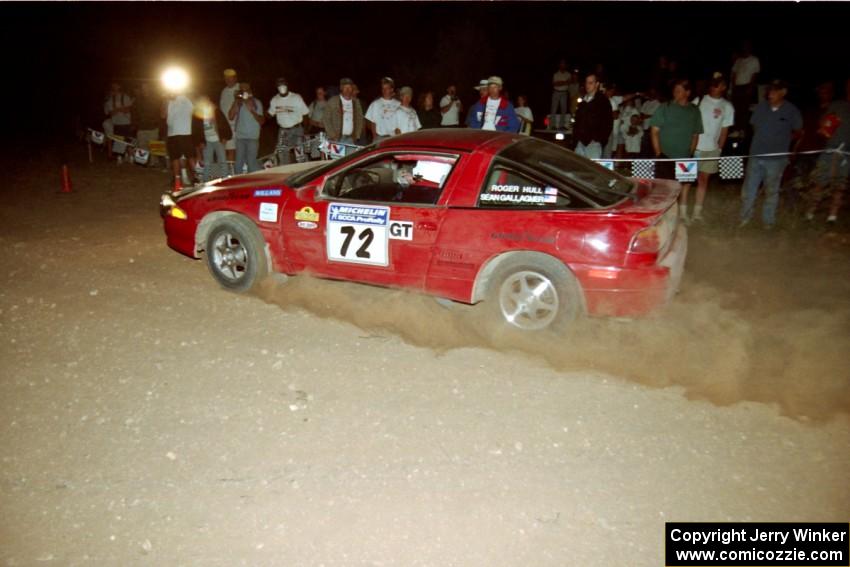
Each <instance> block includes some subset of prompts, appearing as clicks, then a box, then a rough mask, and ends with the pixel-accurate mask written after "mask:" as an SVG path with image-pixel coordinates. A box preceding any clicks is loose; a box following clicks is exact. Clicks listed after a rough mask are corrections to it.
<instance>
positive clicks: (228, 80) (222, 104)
mask: <svg viewBox="0 0 850 567" xmlns="http://www.w3.org/2000/svg"><path fill="white" fill-rule="evenodd" d="M238 91H239V81H238V80H237V78H236V71H235V70H234V69H225V70H224V88H223V89H221V96H220V97H219V99H218V107H219V108H220V109H221V111H222V112H224V113H227V112H228V111H229V110H230V107H231V106H233V101H234V100H235V99H236V93H237V92H238ZM228 122H229V123H230V130H231V131H233V130H234V129H235V128H236V123H235V122H234V121H232V120H230V119H228ZM224 151H225V154H226V155H227V161H233V160H235V159H236V139H235V138H231V139H230V140H228V141H227V143H226V144H225V145H224Z"/></svg>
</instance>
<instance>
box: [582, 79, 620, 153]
mask: <svg viewBox="0 0 850 567" xmlns="http://www.w3.org/2000/svg"><path fill="white" fill-rule="evenodd" d="M599 86H600V83H599V81H598V80H597V78H596V75H595V74H593V73H591V74H589V75H588V76H587V77H586V78H585V80H584V90H585V93H584V97H583V98H582V101H581V103H580V104H579V105H578V108H577V109H576V122H575V125H574V127H573V137H574V138H575V139H576V141H577V142H578V143H577V144H576V150H575V151H576V153H577V154H578V155H580V156H583V157H586V158H590V159H599V158H601V157H602V147H603V146H604V145H605V144H607V143H608V138H610V137H611V130H612V129H613V128H614V113H613V111H612V110H611V103H610V102H609V101H608V98H607V97H606V96H605V95H604V94H603V93H602V92H600V90H599Z"/></svg>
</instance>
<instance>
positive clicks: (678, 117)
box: [649, 79, 703, 223]
mask: <svg viewBox="0 0 850 567" xmlns="http://www.w3.org/2000/svg"><path fill="white" fill-rule="evenodd" d="M649 126H650V130H649V132H650V135H651V136H652V149H653V152H654V154H655V157H656V158H657V159H665V160H686V159H690V158H691V157H693V155H694V151H695V150H696V147H697V143H698V142H699V135H700V134H702V133H703V128H702V116H701V115H700V112H699V109H697V108H696V107H695V106H694V105H693V104H691V84H690V82H689V81H687V80H684V79H681V80H677V81H676V82H675V83H674V85H673V100H671V101H670V102H667V103H665V104H663V105H661V106H659V107H658V110H656V111H655V114H653V115H652V118H650V119H649ZM655 177H656V178H659V179H675V178H676V174H675V161H661V162H658V163H657V164H656V166H655ZM690 187H691V184H690V183H688V182H682V192H681V193H680V194H679V218H680V219H682V221H683V222H685V223H687V222H688V205H687V203H688V190H689V189H690Z"/></svg>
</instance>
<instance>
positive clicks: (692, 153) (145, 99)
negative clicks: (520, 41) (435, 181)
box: [103, 42, 850, 229]
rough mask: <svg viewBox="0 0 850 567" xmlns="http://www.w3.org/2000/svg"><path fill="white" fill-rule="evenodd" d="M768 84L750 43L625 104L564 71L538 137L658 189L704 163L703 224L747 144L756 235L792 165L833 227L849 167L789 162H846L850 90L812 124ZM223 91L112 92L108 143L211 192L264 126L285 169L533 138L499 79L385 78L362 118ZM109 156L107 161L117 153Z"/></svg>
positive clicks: (660, 72) (651, 84) (333, 93)
mask: <svg viewBox="0 0 850 567" xmlns="http://www.w3.org/2000/svg"><path fill="white" fill-rule="evenodd" d="M760 72H761V64H760V61H759V59H758V57H757V56H756V55H754V53H753V49H752V45H751V44H749V43H748V42H745V43H744V44H743V45H742V49H741V50H740V53H739V54H738V55H737V56H736V57H735V59H734V62H733V64H732V66H731V69H730V72H729V73H728V74H726V73H723V72H715V73H713V74H712V75H711V76H710V77H706V78H705V79H703V80H698V81H696V83H693V84H692V83H691V81H689V80H687V79H685V78H682V77H681V76H680V74H679V71H678V65H677V64H676V62H675V61H672V60H670V59H668V58H667V57H660V58H659V59H658V61H657V63H656V65H655V68H654V70H653V72H652V74H651V76H650V77H649V81H648V83H647V85H646V88H645V89H643V90H641V91H638V92H630V93H626V92H621V91H620V89H619V88H618V86H617V85H616V83H614V82H613V81H611V80H610V79H609V77H608V76H607V73H606V70H605V68H604V66H603V65H596V66H595V67H594V68H593V70H592V71H590V72H587V73H585V74H584V76H583V77H580V76H579V72H578V70H577V69H574V68H573V69H571V68H570V66H569V64H568V62H567V61H566V60H561V61H559V62H558V65H557V68H556V69H555V70H554V72H553V74H552V76H551V105H550V107H549V109H548V110H549V114H548V115H546V117H545V119H544V120H543V124H542V125H543V126H544V128H545V130H546V131H549V132H551V131H556V132H561V133H565V134H569V135H571V136H570V138H571V141H572V148H573V149H574V151H575V152H576V153H577V154H579V155H581V156H585V157H587V158H590V159H603V158H606V159H611V158H621V159H640V158H644V159H652V158H655V159H659V160H661V161H658V162H656V167H655V176H656V177H660V178H674V177H675V175H674V171H673V168H674V163H675V161H673V160H682V159H690V158H697V159H698V173H697V176H696V191H695V196H694V199H693V205H692V208H689V206H690V205H691V203H690V199H691V191H690V188H691V187H690V185H691V184H690V183H683V184H682V192H681V194H680V201H679V208H680V217H681V218H682V219H684V220H685V221H686V222H700V221H702V220H703V206H704V203H705V198H706V193H707V189H708V186H709V181H710V177H711V176H712V175H714V174H716V173H717V172H718V160H719V158H720V157H721V156H723V155H725V154H726V153H727V152H728V151H729V147H728V145H729V144H728V142H729V141H730V140H732V139H733V138H734V140H735V145H736V146H737V145H738V144H740V143H741V142H743V141H748V143H749V146H748V147H744V146H743V144H741V146H742V147H741V150H748V153H749V154H750V155H758V156H759V157H755V158H749V159H748V160H747V166H746V172H745V178H744V181H743V185H742V190H741V200H742V206H741V211H740V219H739V222H740V224H741V225H742V226H744V225H747V224H748V223H750V222H751V221H752V220H753V218H754V216H755V212H756V211H755V203H756V198H757V196H758V195H759V193H760V192H761V191H763V192H764V195H765V199H764V203H763V205H762V210H761V223H762V225H763V226H764V227H765V228H767V229H770V228H772V227H773V226H774V224H775V223H776V211H777V206H778V201H779V193H780V188H781V186H782V183H783V177H784V176H785V174H786V169H788V166H789V164H791V166H792V169H793V171H794V172H795V173H796V174H798V175H802V176H803V177H805V179H807V180H809V182H808V183H807V184H808V185H809V186H810V188H811V191H810V192H809V201H808V204H807V209H806V218H807V219H809V220H813V219H814V218H815V216H816V214H817V212H818V207H819V204H820V203H821V202H822V201H824V200H828V202H829V212H828V214H827V221H828V222H835V221H836V220H837V215H838V211H839V209H840V207H841V204H842V195H843V193H844V190H845V188H846V185H847V178H848V171H850V162H848V157H847V155H845V154H842V153H840V151H839V152H832V153H821V154H819V155H818V157H817V159H816V160H809V161H808V162H807V163H808V164H812V165H811V166H807V165H802V160H795V159H793V158H794V157H795V154H796V153H797V152H798V151H800V150H809V151H811V150H841V151H846V150H847V149H848V147H850V143H848V142H850V81H848V82H847V84H845V85H844V87H845V89H844V90H845V93H844V98H843V99H842V100H836V95H835V91H836V89H835V85H834V84H833V83H831V82H824V83H823V84H821V85H819V87H818V91H817V92H818V101H819V105H818V108H817V109H814V110H813V111H810V112H807V113H806V114H805V116H804V114H803V113H801V111H800V110H799V109H798V107H797V106H796V105H795V104H794V103H792V102H791V101H789V100H788V99H787V95H788V85H787V84H786V83H785V82H784V81H782V80H772V81H770V82H769V83H767V84H766V86H763V87H762V88H763V89H764V90H763V91H761V94H760V87H759V85H761V83H760V82H759V74H760ZM222 79H223V83H224V84H223V86H222V89H221V91H220V93H219V95H218V97H216V98H212V97H207V96H200V97H197V98H195V99H194V100H193V99H191V98H190V97H189V96H188V95H187V94H185V93H170V94H166V95H165V96H160V95H159V94H157V92H156V90H155V89H154V88H153V87H152V85H151V84H149V83H145V84H142V85H141V86H140V88H139V90H138V92H136V93H135V96H130V95H129V94H127V93H125V92H124V91H123V90H122V87H121V85H120V84H118V83H113V84H112V85H111V87H110V91H109V93H108V95H107V97H106V99H105V101H104V105H103V111H104V114H105V115H106V120H105V121H104V123H103V127H104V131H105V132H106V133H108V134H114V135H117V136H125V137H131V136H135V137H136V140H137V144H138V146H139V147H141V148H143V149H148V148H149V146H150V143H151V142H152V141H154V140H160V139H162V137H163V136H162V134H165V142H166V147H167V153H168V156H169V157H170V158H171V168H172V172H173V174H174V176H175V179H179V178H180V176H181V170H182V163H181V160H182V159H183V158H185V159H186V160H187V161H188V164H189V167H188V168H187V170H188V172H189V174H190V176H194V172H195V163H196V161H201V162H202V163H203V176H204V179H205V180H209V179H212V178H215V177H218V176H220V175H219V172H220V171H222V168H227V167H228V164H233V166H234V171H235V172H237V173H238V172H242V171H248V172H253V171H257V170H259V169H260V168H261V165H260V163H259V160H258V156H259V146H260V137H261V136H260V135H261V131H262V128H263V125H264V124H265V122H266V121H267V120H269V119H273V120H274V122H275V123H276V128H277V143H276V145H275V153H276V155H277V162H278V163H279V164H286V163H290V162H292V161H293V159H297V158H298V157H300V156H299V150H301V149H302V148H303V145H302V144H303V142H304V140H305V137H307V136H312V135H315V134H317V133H319V132H324V133H325V135H326V137H327V138H328V139H329V140H332V141H335V142H338V143H341V144H348V145H366V144H368V143H370V142H375V141H380V140H383V139H386V138H389V137H392V136H397V135H401V134H406V133H409V132H415V131H418V130H422V129H432V128H458V127H468V128H474V129H481V130H490V131H501V132H511V133H518V134H520V135H526V136H527V135H531V134H532V132H533V130H534V125H535V117H534V114H533V113H532V110H531V109H530V108H529V105H528V97H527V96H525V95H524V94H520V95H518V96H517V97H516V98H515V99H514V100H515V103H514V102H512V99H511V97H510V96H509V94H508V92H507V90H506V89H505V83H504V81H503V80H502V78H501V77H499V76H496V75H493V76H490V77H488V78H486V79H482V80H480V81H479V82H478V83H476V84H475V86H474V87H473V88H474V90H475V92H476V93H477V97H476V99H475V100H474V102H472V103H471V104H470V105H469V106H468V108H467V107H466V106H465V105H464V103H463V102H462V97H460V96H458V89H457V86H456V85H455V84H450V85H448V86H447V87H446V89H445V92H444V93H442V94H439V93H438V92H435V91H432V90H427V91H424V92H421V93H419V96H418V98H416V97H415V96H414V94H415V93H414V91H413V89H412V88H411V87H410V86H402V87H401V88H397V87H396V83H395V81H394V80H393V79H392V78H391V77H383V78H381V79H380V83H379V86H380V96H378V97H377V98H376V99H375V100H373V101H372V102H370V103H369V104H368V105H365V104H364V103H363V102H361V98H360V96H359V94H360V93H359V89H358V87H357V85H356V84H355V83H354V81H353V80H352V79H350V78H347V77H345V78H342V79H340V80H339V83H338V85H334V86H333V87H330V88H329V87H326V86H319V87H316V88H315V90H314V91H313V93H312V97H311V101H310V103H309V104H307V102H306V101H305V99H304V98H303V97H302V96H301V95H300V94H299V93H296V92H294V91H292V90H290V83H289V81H288V80H287V79H286V78H285V77H280V78H278V79H277V80H276V83H275V86H276V92H275V94H274V96H273V97H271V99H270V100H269V101H268V103H267V104H264V103H263V102H262V101H261V100H259V99H258V98H257V97H256V96H254V94H253V90H252V87H251V84H250V83H249V82H246V81H240V80H239V77H238V75H237V72H236V70H234V69H226V70H224V72H223V75H222ZM414 101H416V102H415V104H414ZM559 139H562V137H559ZM741 150H738V151H737V153H743V152H742V151H741ZM107 151H108V152H109V154H110V155H109V157H110V158H112V157H113V156H112V155H111V151H112V148H111V144H107ZM789 154H790V155H789ZM118 159H120V158H118ZM215 168H218V169H215ZM190 181H192V182H195V179H190Z"/></svg>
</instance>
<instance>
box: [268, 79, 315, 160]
mask: <svg viewBox="0 0 850 567" xmlns="http://www.w3.org/2000/svg"><path fill="white" fill-rule="evenodd" d="M268 113H269V116H274V117H275V118H276V119H277V126H278V131H277V146H276V150H275V151H276V152H277V156H278V164H280V165H285V164H288V163H291V155H292V149H293V148H295V146H298V145H299V144H301V142H302V141H303V140H304V127H303V126H302V123H303V122H304V117H305V116H306V115H308V114H309V113H310V109H309V108H307V105H306V104H304V99H303V98H301V95H300V94H298V93H293V92H290V91H289V84H288V83H287V81H286V79H285V78H283V77H280V78H279V79H278V80H277V94H276V95H274V96H273V97H272V99H271V101H270V102H269V110H268Z"/></svg>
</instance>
